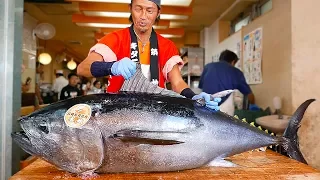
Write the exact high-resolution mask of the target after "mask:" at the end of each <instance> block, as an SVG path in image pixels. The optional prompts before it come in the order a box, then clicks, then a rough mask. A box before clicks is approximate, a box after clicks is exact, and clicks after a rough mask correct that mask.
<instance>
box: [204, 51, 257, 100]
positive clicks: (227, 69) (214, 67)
mask: <svg viewBox="0 0 320 180" xmlns="http://www.w3.org/2000/svg"><path fill="white" fill-rule="evenodd" d="M238 60H239V58H238V56H237V55H236V54H235V53H234V52H232V51H230V50H225V51H223V52H221V54H220V57H219V62H212V63H209V64H207V65H206V66H205V67H204V70H203V72H202V74H201V77H200V82H199V88H200V89H202V91H204V92H206V93H209V94H214V93H217V92H220V91H224V90H230V89H232V90H234V89H237V90H239V91H240V92H241V93H242V94H243V95H246V96H248V100H249V103H251V104H254V103H255V102H254V101H255V100H254V95H253V93H252V90H251V88H250V86H249V85H248V84H247V82H246V79H245V77H244V75H243V73H242V72H241V71H240V70H239V69H238V68H236V67H234V66H235V64H236V63H237V62H238Z"/></svg>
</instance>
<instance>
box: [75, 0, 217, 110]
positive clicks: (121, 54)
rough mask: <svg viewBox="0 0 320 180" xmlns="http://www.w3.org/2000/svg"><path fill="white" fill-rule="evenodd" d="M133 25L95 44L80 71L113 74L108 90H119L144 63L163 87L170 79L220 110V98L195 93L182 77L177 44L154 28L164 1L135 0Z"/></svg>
mask: <svg viewBox="0 0 320 180" xmlns="http://www.w3.org/2000/svg"><path fill="white" fill-rule="evenodd" d="M129 9H130V13H131V15H130V17H129V20H130V22H132V25H131V26H130V27H128V28H124V29H122V30H118V31H114V32H112V33H109V34H107V35H105V36H104V37H103V38H101V39H100V40H99V42H98V43H97V44H96V45H94V46H93V47H92V48H91V49H90V51H89V54H88V56H87V57H86V59H85V60H84V61H82V62H81V63H80V64H79V66H78V68H77V73H78V74H79V75H81V76H85V77H105V76H108V75H112V78H111V79H110V83H109V86H108V89H107V92H113V93H116V92H118V91H119V90H120V88H121V86H122V84H123V82H124V80H126V79H130V78H131V77H132V76H133V75H134V74H135V72H136V63H137V62H139V63H140V64H141V70H142V73H143V75H144V76H145V77H146V78H147V79H148V80H149V81H150V82H152V83H153V84H155V85H158V86H160V87H162V88H164V87H165V84H166V82H170V83H171V86H172V90H173V91H175V92H177V93H179V94H181V95H183V96H185V97H187V98H190V99H193V100H198V99H203V98H204V99H205V102H206V106H207V107H209V108H211V109H216V110H218V109H219V106H218V102H219V101H220V100H221V99H220V98H215V99H214V100H211V98H210V95H209V94H207V93H204V92H202V93H200V94H196V93H194V92H193V91H192V90H191V89H190V88H189V86H188V85H187V84H186V82H185V81H184V80H183V79H182V77H181V73H180V69H181V68H182V67H183V61H182V59H181V57H180V56H179V51H178V49H177V48H176V46H175V44H174V43H173V42H172V41H171V40H169V39H166V38H164V37H163V36H161V35H160V34H158V33H156V32H155V31H154V29H153V28H152V26H153V25H155V24H156V23H157V22H158V21H159V20H160V11H161V1H160V0H131V3H130V4H129Z"/></svg>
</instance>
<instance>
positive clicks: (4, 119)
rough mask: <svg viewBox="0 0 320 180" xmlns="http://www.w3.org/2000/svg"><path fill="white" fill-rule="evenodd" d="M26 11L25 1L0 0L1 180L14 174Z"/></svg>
mask: <svg viewBox="0 0 320 180" xmlns="http://www.w3.org/2000/svg"><path fill="white" fill-rule="evenodd" d="M22 13H23V0H0V82H1V86H0V179H1V180H2V179H8V178H9V177H10V176H11V173H12V167H11V165H12V157H11V156H12V139H11V132H12V128H13V124H12V122H13V118H14V119H16V117H15V116H17V115H19V114H20V98H19V97H20V93H21V84H20V81H21V80H20V79H21V78H20V74H21V67H20V66H21V61H22V60H21V58H22V57H21V51H22V47H21V44H22V43H21V39H22V28H21V27H22V23H21V19H22ZM16 45H18V46H16Z"/></svg>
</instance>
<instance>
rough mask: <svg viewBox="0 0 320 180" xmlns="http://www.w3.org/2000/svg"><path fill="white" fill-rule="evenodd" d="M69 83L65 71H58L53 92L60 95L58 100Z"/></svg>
mask: <svg viewBox="0 0 320 180" xmlns="http://www.w3.org/2000/svg"><path fill="white" fill-rule="evenodd" d="M68 83H69V81H68V80H67V79H66V78H65V77H64V76H63V70H57V71H56V79H55V82H54V83H53V87H52V90H53V91H54V92H55V93H58V100H59V99H60V94H61V90H62V88H63V87H65V86H67V85H68Z"/></svg>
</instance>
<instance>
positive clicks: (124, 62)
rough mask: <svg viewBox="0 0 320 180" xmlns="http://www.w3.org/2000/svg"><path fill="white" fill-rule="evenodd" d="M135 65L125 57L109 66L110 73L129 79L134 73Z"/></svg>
mask: <svg viewBox="0 0 320 180" xmlns="http://www.w3.org/2000/svg"><path fill="white" fill-rule="evenodd" d="M136 70H137V65H136V63H135V62H133V61H132V60H131V59H129V58H127V57H125V58H122V59H121V60H119V61H117V62H115V63H114V64H113V65H112V67H111V73H112V74H113V75H115V76H119V75H121V76H123V77H124V79H126V80H127V79H130V78H131V77H132V76H133V75H134V73H136Z"/></svg>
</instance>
